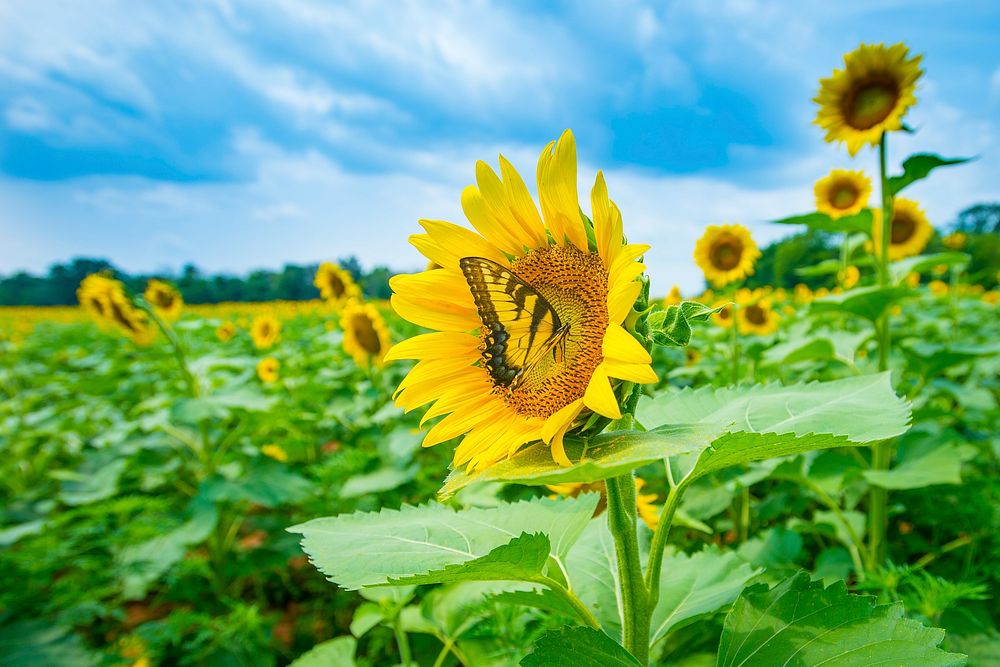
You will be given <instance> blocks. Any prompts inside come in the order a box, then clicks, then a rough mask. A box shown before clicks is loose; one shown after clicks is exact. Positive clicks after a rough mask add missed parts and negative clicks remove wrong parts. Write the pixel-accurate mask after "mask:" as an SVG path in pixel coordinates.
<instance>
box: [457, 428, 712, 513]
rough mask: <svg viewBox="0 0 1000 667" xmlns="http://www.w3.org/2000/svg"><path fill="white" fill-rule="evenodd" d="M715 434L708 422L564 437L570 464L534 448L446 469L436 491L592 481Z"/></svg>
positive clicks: (697, 445) (689, 448)
mask: <svg viewBox="0 0 1000 667" xmlns="http://www.w3.org/2000/svg"><path fill="white" fill-rule="evenodd" d="M721 431H722V429H721V428H720V427H719V426H718V425H713V424H707V425H706V424H695V425H692V424H678V425H667V426H664V427H662V428H656V429H652V430H650V431H642V432H640V431H611V432H609V433H602V434H600V435H597V436H594V437H591V438H567V439H566V440H565V442H564V446H565V449H566V456H568V457H569V460H570V461H571V462H572V464H573V465H571V466H569V467H564V466H561V465H559V464H558V463H556V462H555V461H554V460H553V459H552V453H551V452H550V451H549V448H548V447H547V446H545V445H543V444H535V445H532V446H530V447H527V448H525V449H523V450H521V451H520V452H518V453H517V454H515V455H514V456H512V457H510V458H509V459H505V460H503V461H500V462H499V463H497V464H495V465H493V466H490V467H489V468H487V469H486V470H483V471H480V472H476V473H468V472H466V471H465V469H457V470H452V471H451V473H450V474H449V475H448V478H447V479H446V480H445V483H444V486H443V487H441V490H440V492H439V493H440V494H441V495H442V496H449V495H451V494H453V493H455V492H456V491H458V490H459V489H461V488H462V487H464V486H467V485H468V484H471V483H472V482H481V481H482V482H485V481H496V480H503V481H508V482H517V483H519V484H529V485H536V486H537V485H542V484H561V483H564V482H587V483H589V482H596V481H599V480H602V479H608V478H609V477H615V476H618V475H623V474H625V473H628V472H630V471H632V470H634V469H636V468H640V467H642V466H644V465H646V464H647V463H652V462H654V461H659V460H662V459H665V458H667V457H668V456H674V455H677V454H686V453H690V452H693V451H700V450H701V449H702V448H704V447H705V446H706V445H707V444H708V443H709V442H711V441H712V440H713V439H714V438H715V437H717V436H718V435H719V434H720V433H721Z"/></svg>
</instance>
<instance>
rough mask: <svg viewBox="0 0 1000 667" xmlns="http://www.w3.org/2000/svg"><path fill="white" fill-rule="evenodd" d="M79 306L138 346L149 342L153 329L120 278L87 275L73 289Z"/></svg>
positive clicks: (151, 338)
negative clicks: (77, 287) (75, 288)
mask: <svg viewBox="0 0 1000 667" xmlns="http://www.w3.org/2000/svg"><path fill="white" fill-rule="evenodd" d="M76 296H77V299H78V300H79V302H80V305H82V306H83V308H84V309H85V310H86V311H87V312H89V313H90V314H91V315H92V316H93V317H94V318H95V319H97V321H98V323H99V324H101V325H102V326H107V325H110V326H113V327H115V328H117V329H118V330H119V331H121V332H122V333H124V334H125V335H126V336H128V337H129V338H131V339H132V340H133V341H134V342H135V343H136V344H138V345H149V344H150V343H152V342H153V339H154V338H155V337H156V330H155V329H154V328H153V324H152V323H151V322H150V321H149V317H148V316H147V315H146V313H145V312H143V311H142V310H140V309H139V308H136V307H135V304H134V303H133V302H132V298H131V297H130V296H129V295H128V293H127V292H126V291H125V286H124V285H123V284H122V283H121V281H118V280H115V279H114V278H111V277H110V276H108V275H106V274H101V273H95V274H91V275H89V276H87V277H86V278H84V279H83V281H82V282H81V283H80V287H79V289H77V291H76Z"/></svg>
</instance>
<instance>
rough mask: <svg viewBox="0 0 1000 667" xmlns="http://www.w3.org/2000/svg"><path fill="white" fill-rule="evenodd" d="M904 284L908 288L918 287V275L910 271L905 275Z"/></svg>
mask: <svg viewBox="0 0 1000 667" xmlns="http://www.w3.org/2000/svg"><path fill="white" fill-rule="evenodd" d="M906 284H907V285H908V286H909V287H919V286H920V274H919V273H917V272H916V271H911V272H909V273H907V274H906Z"/></svg>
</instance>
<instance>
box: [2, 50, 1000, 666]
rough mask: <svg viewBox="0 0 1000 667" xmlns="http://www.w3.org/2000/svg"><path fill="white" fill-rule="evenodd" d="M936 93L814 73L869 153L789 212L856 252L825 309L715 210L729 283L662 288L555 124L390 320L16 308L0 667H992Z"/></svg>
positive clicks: (414, 278)
mask: <svg viewBox="0 0 1000 667" xmlns="http://www.w3.org/2000/svg"><path fill="white" fill-rule="evenodd" d="M920 75H921V59H920V57H919V56H914V55H913V54H911V53H910V52H909V50H908V49H907V47H906V46H904V45H901V44H898V45H894V46H888V47H887V46H883V45H862V46H860V47H859V48H858V49H857V50H856V51H853V52H851V53H848V54H847V55H846V56H845V57H844V64H843V68H842V69H837V70H835V71H834V72H833V73H832V75H831V76H830V77H829V78H824V79H822V80H821V81H820V83H819V92H818V94H817V96H816V99H815V102H816V104H817V106H818V112H817V116H816V121H815V122H816V124H817V125H818V126H819V127H820V128H821V129H822V130H823V131H824V132H825V136H826V140H827V141H830V142H834V143H837V144H842V145H843V147H844V148H845V149H846V150H847V151H848V152H849V153H850V154H851V155H855V154H857V153H859V152H860V151H869V150H870V151H874V152H875V153H877V155H878V157H879V165H880V169H879V173H876V174H866V173H864V172H863V171H861V170H842V169H835V170H832V171H830V172H829V175H827V176H825V177H824V178H822V179H820V180H819V181H817V183H816V185H815V192H814V194H815V201H816V206H815V210H814V211H807V212H799V213H796V212H794V211H790V212H789V216H788V217H785V218H783V219H781V220H776V221H774V222H775V223H777V224H782V225H787V226H788V229H789V230H790V231H791V230H799V229H807V228H808V229H813V230H819V231H823V232H826V233H832V234H836V235H838V236H837V237H838V238H840V239H842V245H841V250H840V254H839V258H838V259H833V260H828V261H825V262H822V263H820V264H816V265H813V266H807V267H800V274H801V275H802V276H826V277H827V278H828V279H829V280H830V282H831V284H833V285H835V287H832V288H821V289H818V290H812V289H810V288H809V287H806V286H805V285H804V284H802V285H799V286H798V287H796V288H794V289H787V290H786V289H782V288H777V287H767V286H764V287H754V288H752V289H751V288H750V287H747V286H746V285H745V282H746V280H747V278H748V277H750V276H752V275H753V273H754V268H755V264H756V262H757V261H758V260H759V258H760V257H761V252H760V250H759V249H758V247H757V244H756V242H755V240H754V239H753V237H752V235H751V233H750V231H749V230H748V229H747V228H746V227H744V226H742V225H740V224H737V223H732V222H725V221H720V222H719V224H717V225H711V226H709V227H707V228H706V229H705V231H704V234H703V236H702V237H701V239H700V240H699V241H698V243H697V244H696V246H695V247H693V248H691V252H692V253H693V256H694V259H695V261H696V262H697V264H698V266H699V267H700V268H701V269H702V271H703V272H704V275H705V279H706V290H705V291H704V292H703V293H701V294H692V295H686V296H685V295H682V294H681V291H680V289H679V288H677V287H672V286H671V285H655V284H651V282H650V280H649V279H648V278H647V276H646V273H645V266H644V265H643V263H642V262H643V256H644V255H645V253H646V252H647V251H648V250H649V246H647V245H644V244H643V243H642V239H640V238H633V237H632V236H631V235H630V234H629V228H628V211H620V210H619V208H618V206H617V205H616V204H615V202H614V200H613V193H614V184H613V183H606V182H605V178H604V176H603V174H602V173H600V172H598V173H597V174H584V175H582V176H583V180H584V181H587V182H590V183H592V184H593V185H592V187H591V188H589V191H583V192H581V191H579V187H578V173H577V157H576V139H575V137H574V135H573V134H572V132H570V131H568V130H567V131H566V132H564V133H563V134H562V135H561V136H560V137H558V138H556V139H555V140H554V141H553V142H552V143H550V144H549V145H548V146H545V147H544V149H543V150H542V152H541V156H540V158H539V160H538V163H537V189H536V190H535V191H536V192H537V197H535V196H533V194H532V192H531V191H530V190H529V187H528V185H527V184H526V182H525V180H524V178H523V177H522V176H521V173H527V172H526V171H523V170H528V169H530V168H531V167H533V166H534V165H521V167H522V172H521V173H519V171H518V169H516V168H515V167H514V166H513V165H512V164H511V163H510V162H508V161H507V160H506V159H505V158H503V157H502V156H501V157H500V159H499V163H498V165H496V167H498V171H497V170H495V168H494V167H493V166H490V165H488V164H486V163H485V162H479V163H478V164H476V165H475V168H474V173H475V185H470V186H468V187H467V188H466V189H465V190H464V191H462V192H461V193H455V196H456V198H458V197H460V200H461V205H462V210H463V211H464V212H465V215H466V217H467V221H464V222H463V223H462V224H456V223H452V222H446V221H440V220H422V221H420V228H417V227H416V226H415V227H414V230H413V231H414V235H413V236H411V237H410V241H411V243H412V244H413V246H414V247H415V248H416V249H417V250H419V252H420V253H421V254H422V255H423V256H424V257H425V258H426V261H427V269H426V270H425V271H422V272H419V273H414V274H401V275H396V276H394V277H393V278H392V279H391V281H390V286H391V288H392V292H393V296H392V298H391V300H389V301H371V300H365V298H364V297H363V295H362V292H361V290H360V289H359V288H358V287H357V286H356V285H355V284H354V281H353V280H352V278H351V275H350V273H349V272H347V271H345V270H343V269H342V268H341V267H339V266H337V265H335V264H332V263H324V264H322V265H321V266H320V268H319V270H318V271H317V273H316V276H315V287H316V289H317V294H318V297H317V298H316V299H315V300H313V301H300V302H291V301H290V302H270V303H252V304H237V303H232V304H215V305H189V304H185V302H184V296H183V294H181V293H180V292H179V291H178V290H177V289H176V287H175V286H174V285H172V284H171V283H170V282H168V281H159V280H152V281H150V282H149V284H148V286H147V287H146V289H145V290H144V292H142V293H141V294H140V293H133V292H131V291H129V290H128V289H127V288H126V287H125V285H124V284H123V283H122V282H121V281H120V280H119V279H118V278H116V277H115V276H114V275H112V274H110V273H96V274H93V275H91V276H89V277H88V278H86V279H85V280H84V281H83V282H82V284H81V285H80V286H79V290H78V298H79V304H80V305H79V307H72V308H29V307H25V308H8V309H3V310H0V390H2V392H3V403H2V404H0V452H2V454H3V456H2V457H0V501H2V504H0V666H4V667H7V666H13V665H26V666H27V665H31V666H48V665H111V666H115V665H131V666H132V667H152V666H155V665H252V666H257V665H260V666H269V665H279V664H280V665H285V664H292V665H295V666H296V667H319V666H324V665H325V666H332V667H348V666H355V665H356V666H364V667H367V666H383V665H402V666H404V667H418V666H419V667H443V666H458V665H466V666H470V667H480V666H483V667H490V666H502V665H525V666H528V667H531V666H536V667H537V666H553V667H559V666H561V665H566V666H573V667H582V666H585V665H593V666H595V667H597V666H601V667H603V666H620V667H643V666H646V665H675V666H679V667H708V666H710V665H715V666H717V667H736V666H741V667H773V666H776V665H786V666H803V667H812V666H818V665H824V666H826V667H848V666H857V667H866V666H873V665H887V666H888V665H907V666H911V665H921V666H928V667H931V666H933V667H937V666H942V667H943V666H952V665H966V664H968V665H997V664H1000V630H998V627H1000V607H998V602H997V600H998V599H1000V595H998V594H1000V567H998V563H1000V537H998V536H1000V477H998V473H1000V429H998V424H1000V316H998V311H997V304H998V301H1000V292H998V291H997V290H998V288H997V286H996V284H997V281H998V280H1000V276H996V275H978V274H975V273H974V272H973V271H972V270H970V255H969V254H967V253H966V252H963V249H964V248H965V244H966V242H967V239H966V238H965V236H964V235H962V234H960V233H959V234H952V235H949V236H947V237H944V238H943V239H942V241H943V243H944V246H945V247H946V251H944V252H934V253H929V252H926V248H927V246H928V244H929V243H930V242H931V240H932V239H936V238H938V237H939V236H940V235H939V232H938V231H936V230H935V229H934V227H933V226H932V225H931V223H930V222H929V220H928V218H927V215H926V214H925V212H924V209H923V208H922V207H921V205H920V203H919V202H918V201H916V200H914V199H911V198H909V197H907V194H908V193H906V192H904V191H905V190H906V188H907V187H908V186H910V185H911V184H913V183H915V182H917V181H920V180H922V179H925V178H932V177H933V172H934V171H935V170H937V169H943V168H954V169H961V166H960V165H961V163H962V162H964V161H966V160H965V158H963V157H954V156H939V155H934V154H928V153H920V154H914V155H910V156H905V157H902V158H900V157H898V156H896V155H894V154H892V153H890V148H891V147H892V140H893V138H894V136H895V135H897V134H898V133H903V132H913V130H912V129H911V128H909V127H908V126H907V125H906V123H905V122H904V121H905V114H906V112H907V109H908V108H909V107H910V106H912V105H913V104H915V103H916V101H917V99H916V95H915V90H916V83H917V81H918V79H919V78H920ZM918 136H919V135H918ZM818 140H819V138H818V137H817V141H818ZM581 182H582V181H581Z"/></svg>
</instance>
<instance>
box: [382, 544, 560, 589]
mask: <svg viewBox="0 0 1000 667" xmlns="http://www.w3.org/2000/svg"><path fill="white" fill-rule="evenodd" d="M549 549H550V545H549V538H547V537H546V536H545V535H543V534H542V533H533V534H528V533H521V535H520V536H518V537H515V538H514V539H512V540H511V541H510V542H508V543H507V544H501V545H500V546H498V547H497V548H495V549H493V550H492V551H490V552H489V553H488V554H486V555H485V556H480V557H479V558H473V559H472V560H467V561H465V562H462V563H453V564H451V565H446V566H444V567H443V568H441V569H440V570H432V571H430V572H427V573H426V574H415V575H410V576H406V577H398V578H393V577H390V578H389V582H388V583H390V584H417V585H420V584H447V583H453V582H458V581H535V580H536V579H537V578H538V577H539V576H540V575H541V574H542V570H543V569H544V568H545V563H546V562H547V561H548V559H549Z"/></svg>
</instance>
